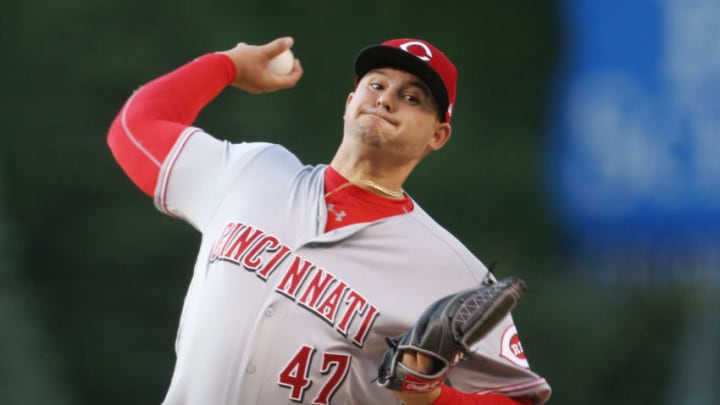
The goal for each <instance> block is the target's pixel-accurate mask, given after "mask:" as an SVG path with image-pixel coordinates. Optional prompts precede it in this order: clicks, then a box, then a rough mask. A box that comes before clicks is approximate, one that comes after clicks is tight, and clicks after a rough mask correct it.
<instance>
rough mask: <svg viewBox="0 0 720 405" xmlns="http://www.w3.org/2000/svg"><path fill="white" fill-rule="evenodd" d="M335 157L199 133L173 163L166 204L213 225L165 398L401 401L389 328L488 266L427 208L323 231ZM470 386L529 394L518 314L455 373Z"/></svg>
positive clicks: (163, 189)
mask: <svg viewBox="0 0 720 405" xmlns="http://www.w3.org/2000/svg"><path fill="white" fill-rule="evenodd" d="M325 168H326V166H324V165H318V166H307V165H303V164H302V163H301V162H300V161H299V160H298V159H297V158H296V156H294V155H293V154H291V153H290V152H288V151H287V150H286V149H284V148H283V147H281V146H278V145H273V144H268V143H242V144H231V143H228V142H223V141H220V140H217V139H215V138H213V137H211V136H210V135H208V134H206V133H204V132H203V131H201V130H199V129H197V128H192V127H190V128H188V129H186V130H185V131H184V133H183V134H182V136H181V137H180V138H179V139H178V141H177V142H176V144H175V146H174V147H173V149H172V151H171V153H170V155H169V156H168V158H167V159H166V160H165V162H164V163H163V166H162V168H161V171H160V177H159V179H158V182H157V188H156V191H155V203H156V206H157V207H158V208H159V209H160V210H161V211H163V212H165V213H167V214H169V215H172V216H175V217H179V218H181V219H183V220H185V221H187V222H188V223H190V224H191V225H192V226H194V227H195V228H196V229H198V230H199V231H200V232H201V233H202V243H201V246H200V251H199V253H198V257H197V263H196V265H195V269H194V274H193V278H192V282H191V284H190V287H189V289H188V292H187V297H186V299H185V303H184V307H183V311H182V316H181V319H180V325H179V330H178V335H177V342H176V352H177V363H176V366H175V371H174V375H173V378H172V382H171V384H170V387H169V390H168V393H167V396H166V398H165V401H164V404H166V405H178V404H213V405H218V404H273V405H277V404H297V403H302V404H336V405H337V404H398V403H399V401H398V400H397V399H396V397H395V396H394V395H393V393H392V392H391V391H389V390H387V389H385V388H382V387H379V386H377V385H376V384H375V383H374V382H373V379H374V378H375V376H376V375H377V369H378V366H379V364H380V362H381V359H382V355H383V353H384V351H385V349H386V348H387V345H386V343H385V341H384V338H385V337H386V336H397V335H400V334H402V333H403V332H404V331H405V330H407V329H408V328H410V327H411V326H412V325H413V324H414V323H415V321H416V319H417V318H418V316H419V315H420V313H421V312H422V311H424V310H425V309H426V307H427V306H428V305H430V304H431V303H432V302H433V301H435V300H437V299H438V298H440V297H442V296H444V295H447V294H450V293H454V292H457V291H459V290H461V289H465V288H468V287H472V286H475V285H477V284H478V283H480V282H481V281H482V280H483V279H484V278H485V277H486V276H488V272H487V269H486V268H485V266H483V264H482V263H481V262H480V261H479V260H478V259H477V258H475V257H474V256H473V255H472V254H471V253H470V252H469V251H468V250H467V249H466V248H465V247H464V246H463V245H462V244H461V243H460V242H459V241H458V240H456V238H454V237H453V236H452V235H451V234H450V233H449V232H447V231H446V230H445V229H443V228H442V227H440V226H439V225H438V224H437V223H436V222H435V221H433V220H432V219H431V218H430V216H429V215H427V214H426V213H425V212H424V211H423V210H422V209H421V208H420V206H419V205H417V204H415V208H414V210H413V211H412V212H410V213H408V214H405V215H399V216H393V217H389V218H385V219H383V220H379V221H376V222H373V223H363V224H355V225H350V226H347V227H343V228H339V229H336V230H334V231H331V232H329V233H324V231H323V230H324V229H325V221H326V220H327V207H326V205H325V200H324V197H323V181H324V180H323V173H324V170H325ZM449 378H450V381H451V383H452V385H453V386H454V387H456V388H458V389H459V390H461V391H468V392H479V393H483V392H497V393H504V394H508V395H511V396H514V395H530V396H534V397H535V398H536V399H537V400H538V402H544V401H545V400H546V399H547V397H548V396H549V392H550V388H549V386H548V385H547V383H546V382H545V380H544V379H542V378H541V377H539V376H538V375H536V374H535V373H533V372H532V371H531V370H530V368H529V366H528V363H527V360H526V359H525V357H524V354H523V352H522V347H521V346H520V342H519V340H518V337H517V332H516V330H515V326H514V325H513V322H512V319H511V317H509V316H508V317H507V318H506V319H505V320H504V321H503V322H502V323H501V325H499V326H498V327H497V328H496V329H495V331H494V332H493V333H491V334H490V335H489V336H488V337H486V338H485V339H484V340H483V341H482V342H480V343H479V344H478V345H477V346H476V347H475V348H474V350H473V352H472V353H471V354H470V356H468V357H467V358H466V359H465V360H463V361H461V362H460V363H459V364H458V365H457V366H456V367H455V368H454V369H452V370H451V371H450V374H449Z"/></svg>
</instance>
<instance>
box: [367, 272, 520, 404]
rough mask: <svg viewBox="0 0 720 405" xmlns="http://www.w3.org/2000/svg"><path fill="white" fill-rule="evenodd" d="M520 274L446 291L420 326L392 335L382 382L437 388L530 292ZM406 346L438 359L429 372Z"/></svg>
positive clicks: (409, 389)
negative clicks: (416, 364)
mask: <svg viewBox="0 0 720 405" xmlns="http://www.w3.org/2000/svg"><path fill="white" fill-rule="evenodd" d="M525 290H526V286H525V282H524V281H523V280H521V279H520V278H518V277H508V278H504V279H501V280H499V281H487V282H484V283H482V284H481V285H480V286H478V287H475V288H471V289H467V290H464V291H460V292H458V293H455V294H450V295H448V296H446V297H443V298H441V299H439V300H438V301H436V302H435V303H433V304H432V305H430V307H428V309H426V310H425V312H423V313H422V315H420V318H419V319H418V321H417V323H416V324H415V326H413V327H412V328H410V330H408V331H407V332H405V333H404V334H403V335H402V336H400V337H398V338H386V341H387V343H388V346H390V347H389V348H388V349H387V351H386V352H385V356H384V357H383V360H382V363H381V364H380V369H379V370H378V378H377V383H378V384H379V385H381V386H383V387H386V388H388V389H391V390H395V391H401V392H415V393H423V392H430V391H432V390H434V389H435V388H437V387H438V386H439V385H440V384H442V382H443V381H444V379H445V375H446V374H447V372H448V371H449V370H450V368H451V367H452V366H453V365H454V363H455V361H456V359H457V358H458V356H460V355H461V354H464V353H467V352H468V351H469V350H470V347H472V346H473V345H474V344H475V343H476V342H477V341H479V340H480V339H482V338H483V337H484V336H485V335H487V334H488V332H490V331H491V330H492V329H493V328H494V327H495V326H496V325H497V324H498V323H499V322H500V321H501V320H502V319H503V318H505V316H506V315H507V314H508V313H510V311H511V310H512V309H513V308H514V307H515V305H516V304H517V302H518V300H520V298H521V297H522V295H523V294H524V293H525ZM405 350H414V351H416V352H420V353H423V354H425V355H427V356H429V357H430V358H432V359H433V367H432V368H431V369H430V370H429V371H428V372H425V373H422V372H418V371H415V370H413V369H410V368H408V367H406V366H405V365H403V364H402V363H401V362H400V361H401V359H402V353H403V351H405Z"/></svg>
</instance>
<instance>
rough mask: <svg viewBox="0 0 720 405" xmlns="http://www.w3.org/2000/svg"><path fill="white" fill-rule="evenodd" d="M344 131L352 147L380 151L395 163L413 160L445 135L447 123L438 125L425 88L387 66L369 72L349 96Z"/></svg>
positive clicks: (438, 145) (437, 146) (440, 142)
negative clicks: (394, 160)
mask: <svg viewBox="0 0 720 405" xmlns="http://www.w3.org/2000/svg"><path fill="white" fill-rule="evenodd" d="M344 129H345V137H346V138H350V139H349V140H350V141H351V142H353V143H354V144H356V145H358V146H360V147H363V148H366V150H367V151H370V152H375V151H382V152H383V156H384V157H385V158H390V159H398V160H400V162H398V163H404V161H419V160H420V159H422V158H423V157H424V156H425V155H427V154H428V153H429V152H431V151H433V150H437V149H440V148H441V147H442V146H443V145H444V144H445V142H446V141H447V140H448V138H449V137H450V125H449V124H447V123H443V122H440V119H439V115H438V108H437V104H436V102H435V99H434V98H433V97H432V94H431V93H430V89H429V88H428V87H427V85H426V84H425V83H424V82H422V81H421V80H420V79H418V78H417V76H415V75H413V74H411V73H408V72H405V71H402V70H397V69H389V68H385V69H376V70H372V71H370V72H369V73H367V74H366V75H365V76H363V77H362V79H361V80H360V81H359V83H358V85H357V88H356V89H355V91H354V92H353V93H350V95H349V96H348V100H347V103H346V105H345V128H344ZM346 140H348V139H346Z"/></svg>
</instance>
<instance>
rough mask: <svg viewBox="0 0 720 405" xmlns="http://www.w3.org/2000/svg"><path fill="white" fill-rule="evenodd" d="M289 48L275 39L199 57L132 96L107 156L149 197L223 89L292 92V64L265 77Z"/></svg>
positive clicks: (296, 74) (296, 72) (295, 72)
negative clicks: (181, 144) (288, 69)
mask: <svg viewBox="0 0 720 405" xmlns="http://www.w3.org/2000/svg"><path fill="white" fill-rule="evenodd" d="M290 46H292V38H288V37H286V38H279V39H277V40H274V41H272V42H270V43H268V44H265V45H262V46H252V45H246V44H243V43H241V44H238V45H237V46H236V47H235V48H233V49H231V50H229V51H225V52H217V53H210V54H206V55H203V56H201V57H199V58H197V59H195V60H194V61H192V62H190V63H188V64H186V65H184V66H181V67H180V68H178V69H176V70H174V71H172V72H170V73H168V74H166V75H163V76H161V77H159V78H157V79H155V80H153V81H151V82H149V83H148V84H146V85H144V86H142V87H141V88H140V89H139V90H137V91H136V92H135V93H134V94H133V95H132V96H131V97H130V98H129V99H128V100H127V102H126V103H125V105H124V106H123V108H122V110H121V111H120V112H119V113H118V115H117V116H116V117H115V120H114V121H113V123H112V125H111V127H110V129H109V131H108V137H107V141H108V145H109V146H110V149H111V151H112V153H113V156H114V157H115V159H116V160H117V162H118V163H119V164H120V166H121V167H122V169H123V170H124V171H125V173H126V174H127V175H128V176H129V177H130V179H132V181H133V182H134V183H135V184H136V185H137V186H138V187H139V188H140V189H141V190H142V191H143V192H145V194H147V195H149V196H151V197H152V196H153V195H154V192H155V186H156V184H157V179H158V174H159V171H160V168H161V167H162V164H163V162H164V161H165V158H166V157H167V156H168V153H169V152H170V150H171V149H172V147H173V145H174V144H175V142H176V141H177V140H178V138H179V137H180V135H181V134H182V133H183V131H184V130H185V129H186V128H188V127H189V126H190V125H192V123H193V122H194V121H195V119H196V118H197V116H198V114H199V113H200V111H201V110H202V109H203V108H204V107H205V106H206V105H207V104H208V103H210V102H211V101H212V100H213V99H214V98H215V97H217V96H218V94H220V92H222V90H223V89H225V87H227V86H228V85H233V86H235V87H238V88H241V89H243V90H245V91H247V92H250V93H263V92H271V91H276V90H280V89H284V88H290V87H293V86H294V85H295V84H296V83H297V81H298V80H299V79H300V76H302V69H301V68H300V63H299V62H298V61H297V60H295V61H293V68H292V70H291V72H290V73H289V74H287V75H278V74H275V73H273V72H271V71H270V61H271V60H272V59H273V58H274V57H275V56H277V55H279V54H280V53H282V52H283V51H285V50H286V49H288V48H290Z"/></svg>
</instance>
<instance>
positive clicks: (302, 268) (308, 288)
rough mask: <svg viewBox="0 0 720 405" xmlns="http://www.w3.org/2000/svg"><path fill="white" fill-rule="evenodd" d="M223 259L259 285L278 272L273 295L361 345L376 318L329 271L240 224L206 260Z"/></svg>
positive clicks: (359, 297)
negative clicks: (282, 297)
mask: <svg viewBox="0 0 720 405" xmlns="http://www.w3.org/2000/svg"><path fill="white" fill-rule="evenodd" d="M218 260H222V261H227V262H231V263H234V264H236V265H238V266H240V267H242V268H244V269H245V270H247V271H250V272H254V273H255V275H256V276H258V277H259V278H260V279H261V280H262V281H265V282H266V281H267V280H268V279H269V277H270V275H271V274H273V273H274V272H275V271H276V270H278V269H279V268H281V267H283V266H284V273H278V274H279V275H280V276H279V280H280V281H279V282H278V283H277V285H276V286H275V291H276V292H278V293H279V294H282V295H284V296H285V297H287V298H289V299H291V300H293V301H294V302H295V303H296V304H298V305H299V306H300V307H302V308H304V309H306V310H308V311H310V312H311V313H313V314H314V315H316V316H318V317H319V318H320V319H322V320H323V321H325V322H327V323H328V324H329V325H330V326H331V327H334V328H335V330H336V331H337V332H338V333H340V334H341V335H342V336H343V337H345V338H348V336H349V335H348V333H349V331H350V330H351V329H353V331H354V333H353V334H352V336H351V337H350V340H351V341H352V342H353V344H355V345H356V346H358V347H362V346H363V344H364V343H365V339H366V338H367V336H368V333H369V332H370V328H371V327H372V325H373V323H374V322H375V319H376V318H377V317H378V315H380V312H379V311H378V309H377V307H375V306H374V305H372V304H371V303H370V302H369V301H368V300H367V299H366V298H365V297H363V296H362V294H360V293H359V292H357V291H355V290H354V289H353V288H351V287H350V286H348V285H347V284H346V283H345V282H344V281H342V280H340V279H339V278H337V277H335V276H334V275H333V274H332V273H330V272H328V271H326V270H325V269H323V268H321V267H319V266H317V265H316V264H315V263H313V262H311V261H309V260H307V259H306V258H304V257H302V256H300V255H297V254H294V253H293V251H292V249H290V248H289V247H288V246H286V245H284V244H283V243H282V242H281V241H280V240H279V239H278V238H277V237H275V236H273V235H270V234H267V233H265V232H263V231H262V230H261V229H258V228H255V227H253V226H251V225H248V224H244V223H241V222H230V223H228V224H227V225H226V226H225V228H224V229H223V231H222V232H221V233H220V237H219V238H218V240H217V242H215V246H214V247H213V249H212V252H211V253H210V262H211V263H213V262H215V261H218Z"/></svg>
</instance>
